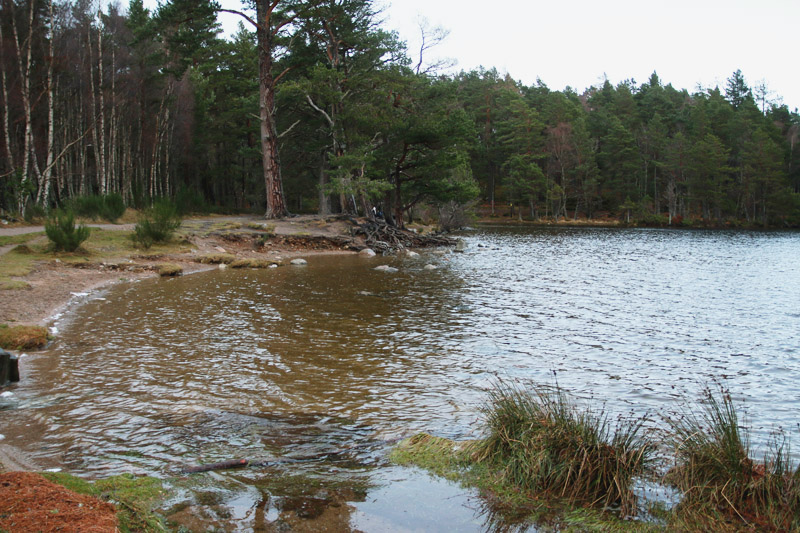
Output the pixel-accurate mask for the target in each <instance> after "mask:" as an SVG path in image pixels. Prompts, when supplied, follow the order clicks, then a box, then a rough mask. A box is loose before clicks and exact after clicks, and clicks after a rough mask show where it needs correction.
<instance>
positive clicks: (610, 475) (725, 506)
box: [390, 383, 800, 533]
mask: <svg viewBox="0 0 800 533" xmlns="http://www.w3.org/2000/svg"><path fill="white" fill-rule="evenodd" d="M484 418H485V423H486V426H487V428H486V431H487V436H486V437H485V438H483V439H481V440H477V441H470V442H462V443H457V442H453V441H451V440H448V439H444V438H441V437H435V436H432V435H429V434H427V433H422V434H419V435H416V436H414V437H412V438H410V439H406V440H404V441H402V442H400V443H399V444H398V445H397V446H396V447H395V449H394V450H393V451H392V453H391V456H390V459H391V460H392V461H393V462H395V463H397V464H401V465H416V466H419V467H421V468H424V469H426V470H428V471H429V472H431V473H432V474H434V475H437V476H440V477H444V478H446V479H450V480H453V481H457V482H459V483H461V484H462V485H464V486H469V487H474V488H477V489H478V490H479V491H480V492H481V494H482V496H483V497H484V500H485V501H486V502H487V503H486V507H487V509H485V510H484V514H485V515H486V517H487V521H488V522H489V523H490V524H495V525H499V526H502V527H500V528H499V529H508V528H509V525H510V524H512V525H513V524H515V523H518V524H523V525H526V527H527V525H530V524H531V522H534V523H536V524H537V527H541V528H542V530H543V531H549V530H556V531H608V532H615V531H620V532H630V531H634V532H651V531H687V532H700V531H703V532H704V531H723V532H727V531H729V532H736V533H739V532H745V531H775V532H777V531H800V469H797V468H796V467H795V466H794V464H793V463H792V461H791V460H790V455H789V451H788V445H787V443H786V440H785V438H784V437H783V436H782V434H780V433H778V434H776V435H774V437H773V439H772V441H771V443H770V445H769V446H768V447H767V451H766V453H764V454H763V457H760V458H758V459H756V458H755V456H754V453H753V451H752V450H751V448H750V445H749V433H748V429H747V428H746V426H742V425H741V424H740V421H739V415H738V412H737V406H736V405H735V403H734V402H733V400H732V399H731V396H730V394H729V393H727V392H724V391H720V392H719V393H713V392H711V391H710V390H709V389H707V390H706V391H705V395H704V398H703V402H702V403H701V404H700V405H699V406H692V407H690V408H687V409H685V410H684V412H683V414H682V415H681V416H679V417H677V418H675V419H667V422H668V425H669V430H668V434H667V443H669V444H671V445H672V447H673V449H674V465H673V466H672V467H671V468H669V470H668V471H667V472H666V474H664V475H663V479H662V482H664V483H667V484H671V485H673V486H674V487H676V488H677V489H678V490H679V491H680V493H681V494H682V499H681V501H680V503H678V505H676V506H674V507H671V508H668V507H666V506H665V505H663V504H659V502H650V501H648V502H645V503H646V504H647V507H646V508H647V515H648V521H646V522H642V521H632V520H627V518H628V517H631V516H633V515H634V514H635V512H636V510H637V507H639V506H640V504H639V502H637V501H636V499H635V498H634V495H633V493H632V490H631V487H632V483H633V481H634V479H635V478H637V477H645V476H651V477H652V476H653V474H654V472H653V457H654V450H655V444H654V441H655V439H654V438H651V437H650V436H649V435H648V434H646V433H645V431H644V427H643V426H642V422H643V419H639V420H634V421H626V420H619V421H617V423H616V424H610V423H609V421H608V419H607V417H606V416H605V415H604V414H603V413H602V412H593V411H592V410H591V409H589V408H586V407H580V406H578V405H576V403H575V402H574V401H573V400H572V399H570V398H569V397H568V396H567V395H566V394H565V393H564V391H562V390H560V389H559V388H558V387H555V388H552V387H549V388H548V387H539V388H537V389H534V390H533V391H527V390H522V389H520V388H518V387H514V386H510V385H506V384H503V383H499V384H498V385H497V387H496V388H495V389H494V390H492V391H490V393H489V400H488V402H487V404H486V406H485V408H484ZM608 511H614V512H608Z"/></svg>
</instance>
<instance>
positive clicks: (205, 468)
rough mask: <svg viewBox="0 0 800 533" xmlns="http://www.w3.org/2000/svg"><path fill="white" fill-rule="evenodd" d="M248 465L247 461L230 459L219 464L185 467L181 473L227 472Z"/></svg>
mask: <svg viewBox="0 0 800 533" xmlns="http://www.w3.org/2000/svg"><path fill="white" fill-rule="evenodd" d="M249 464H250V461H248V460H247V459H231V460H229V461H222V462H219V463H208V464H205V465H198V466H185V467H183V472H184V473H186V474H196V473H198V472H210V471H212V470H229V469H231V468H242V467H245V466H247V465H249Z"/></svg>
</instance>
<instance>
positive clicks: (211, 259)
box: [197, 253, 236, 265]
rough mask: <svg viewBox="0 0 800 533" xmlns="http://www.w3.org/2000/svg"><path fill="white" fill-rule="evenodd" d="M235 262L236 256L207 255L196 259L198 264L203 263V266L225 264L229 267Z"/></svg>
mask: <svg viewBox="0 0 800 533" xmlns="http://www.w3.org/2000/svg"><path fill="white" fill-rule="evenodd" d="M234 261H236V256H235V255H233V254H222V253H220V254H208V255H204V256H202V257H199V258H198V259H197V262H198V263H203V264H204V265H219V264H225V265H230V264H231V263H233V262H234Z"/></svg>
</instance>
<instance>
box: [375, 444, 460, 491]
mask: <svg viewBox="0 0 800 533" xmlns="http://www.w3.org/2000/svg"><path fill="white" fill-rule="evenodd" d="M468 447H469V445H468V443H458V442H455V441H452V440H449V439H445V438H442V437H435V436H433V435H430V434H428V433H420V434H418V435H414V436H413V437H411V438H409V439H405V440H403V441H401V442H400V443H398V445H397V446H396V447H395V448H394V449H393V450H392V452H391V454H390V456H389V460H391V461H392V462H394V463H397V464H399V465H415V466H418V467H420V468H424V469H425V470H428V471H429V472H431V473H433V474H436V475H437V476H441V477H444V478H446V479H449V480H451V481H455V480H458V479H460V478H461V477H462V474H463V470H464V468H465V467H466V466H467V463H468V460H469V459H468V456H467V454H466V453H465V449H466V448H468Z"/></svg>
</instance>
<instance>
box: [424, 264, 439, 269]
mask: <svg viewBox="0 0 800 533" xmlns="http://www.w3.org/2000/svg"><path fill="white" fill-rule="evenodd" d="M422 268H424V269H425V270H436V269H437V268H439V267H437V266H436V265H425V266H424V267H422Z"/></svg>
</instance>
